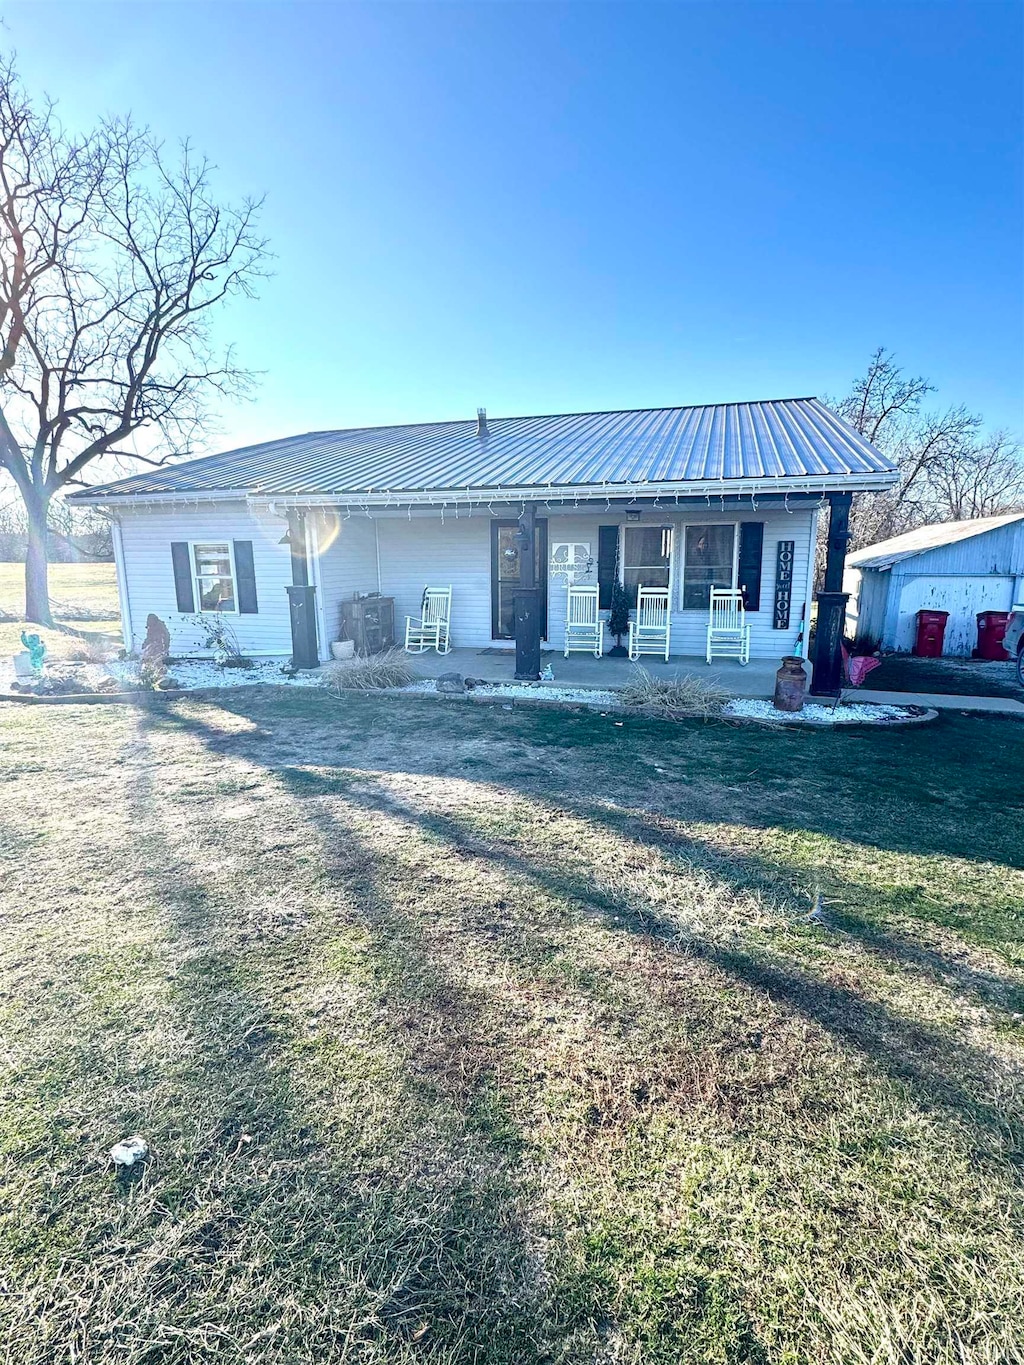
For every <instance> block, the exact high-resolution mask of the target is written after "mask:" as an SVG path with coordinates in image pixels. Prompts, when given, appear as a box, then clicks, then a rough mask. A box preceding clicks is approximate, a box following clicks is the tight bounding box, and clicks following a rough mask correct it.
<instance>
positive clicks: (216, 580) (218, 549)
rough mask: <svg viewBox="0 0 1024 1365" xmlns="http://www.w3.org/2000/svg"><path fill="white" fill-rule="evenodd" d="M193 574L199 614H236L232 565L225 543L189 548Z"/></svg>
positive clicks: (229, 547) (230, 554)
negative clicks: (200, 612)
mask: <svg viewBox="0 0 1024 1365" xmlns="http://www.w3.org/2000/svg"><path fill="white" fill-rule="evenodd" d="M192 571H193V577H194V579H195V585H196V601H197V602H198V603H199V608H198V609H199V610H200V611H229V612H234V611H237V610H238V608H237V605H236V603H237V597H236V594H235V565H234V558H233V556H232V553H231V545H230V543H229V542H227V541H222V542H219V543H214V542H211V543H209V544H205V543H204V544H202V545H193V546H192Z"/></svg>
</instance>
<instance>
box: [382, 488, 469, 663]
mask: <svg viewBox="0 0 1024 1365" xmlns="http://www.w3.org/2000/svg"><path fill="white" fill-rule="evenodd" d="M377 535H378V548H379V552H380V590H381V592H382V593H383V594H384V595H385V597H393V598H394V599H395V631H396V634H397V635H398V636H399V640H400V642H401V641H402V640H404V639H405V618H406V616H418V615H419V612H420V603H421V602H422V600H423V589H424V588H425V587H426V586H427V585H428V584H429V585H430V586H431V587H442V588H443V587H447V586H448V584H451V587H452V620H451V639H452V648H453V649H463V648H465V649H469V648H472V647H473V646H486V645H488V644H490V642H491V526H490V517H487V516H472V517H470V516H466V515H460V516H459V517H458V519H456V517H455V516H454V514H453V513H451V512H449V511H446V512H445V516H444V521H443V523H442V521H441V517H440V514H439V512H436V511H431V512H429V513H414V514H413V516H412V517H411V518H410V517H409V516H408V515H407V514H399V515H394V516H387V515H385V516H381V517H379V518H378V519H377Z"/></svg>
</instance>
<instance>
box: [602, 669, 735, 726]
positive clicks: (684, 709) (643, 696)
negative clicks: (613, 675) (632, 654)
mask: <svg viewBox="0 0 1024 1365" xmlns="http://www.w3.org/2000/svg"><path fill="white" fill-rule="evenodd" d="M728 698H729V694H728V693H727V692H723V691H722V689H721V688H720V687H716V686H715V684H714V683H712V682H708V681H706V680H705V679H704V678H697V677H695V676H694V675H693V674H692V673H687V674H684V675H683V677H681V678H680V677H678V676H677V677H674V678H655V677H652V676H651V674H650V673H648V671H647V669H646V668H642V667H641V666H640V665H639V664H637V666H636V668H635V669H634V670H633V677H632V678H631V679H630V681H629V682H628V683H626V685H625V687H622V688H620V689H619V700H620V701H621V702H622V703H623V705H625V706H644V707H647V708H648V710H650V711H654V712H656V713H657V714H658V715H662V716H673V717H676V716H700V717H702V718H703V719H704V720H708V719H710V718H711V717H712V716H717V715H718V713H719V712H720V711H721V709H722V707H723V706H724V705H725V703H726V701H727V700H728Z"/></svg>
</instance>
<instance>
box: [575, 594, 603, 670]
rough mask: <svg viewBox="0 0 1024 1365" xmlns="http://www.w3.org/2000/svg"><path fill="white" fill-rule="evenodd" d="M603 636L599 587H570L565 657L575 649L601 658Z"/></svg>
mask: <svg viewBox="0 0 1024 1365" xmlns="http://www.w3.org/2000/svg"><path fill="white" fill-rule="evenodd" d="M603 637H604V622H603V621H602V620H601V614H600V609H599V607H598V602H597V588H573V587H570V588H569V593H568V597H567V599H566V604H565V657H566V658H567V659H568V657H569V651H570V650H571V649H575V650H579V651H581V652H585V653H587V654H593V656H594V658H595V659H600V657H601V646H602V644H603V642H604V639H603Z"/></svg>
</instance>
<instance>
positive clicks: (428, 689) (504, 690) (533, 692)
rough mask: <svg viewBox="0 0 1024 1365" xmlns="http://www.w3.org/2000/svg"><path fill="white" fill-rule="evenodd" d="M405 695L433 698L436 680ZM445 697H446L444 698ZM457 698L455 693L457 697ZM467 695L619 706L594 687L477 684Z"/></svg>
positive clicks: (411, 686)
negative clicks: (430, 695)
mask: <svg viewBox="0 0 1024 1365" xmlns="http://www.w3.org/2000/svg"><path fill="white" fill-rule="evenodd" d="M402 691H403V692H409V693H412V694H415V695H421V696H422V695H424V694H433V693H435V692H437V685H436V683H435V681H434V679H433V678H424V679H422V680H421V681H420V682H414V683H410V684H409V686H408V687H403V688H402ZM442 695H443V694H442ZM454 695H455V696H458V695H459V694H458V693H457V692H456V693H455V694H454ZM465 695H466V696H467V697H497V698H500V699H501V700H502V701H516V700H517V699H518V700H520V701H522V700H525V699H529V700H531V701H568V702H582V703H584V704H588V705H590V706H616V705H618V700H619V699H618V697H617V696H616V694H615V693H614V692H608V691H605V690H604V689H600V688H595V687H554V686H552V685H551V684H549V683H514V682H513V683H477V684H476V686H475V687H471V688H470V689H469V690H468V691H467V692H466V693H465Z"/></svg>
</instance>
